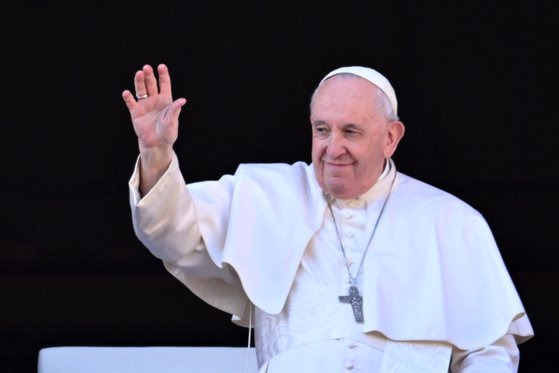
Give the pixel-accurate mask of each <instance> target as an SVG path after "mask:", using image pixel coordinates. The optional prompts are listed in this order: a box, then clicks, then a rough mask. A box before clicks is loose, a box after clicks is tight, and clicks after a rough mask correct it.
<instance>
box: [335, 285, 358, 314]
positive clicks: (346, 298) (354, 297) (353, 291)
mask: <svg viewBox="0 0 559 373" xmlns="http://www.w3.org/2000/svg"><path fill="white" fill-rule="evenodd" d="M338 299H339V300H340V302H342V303H349V304H351V308H353V316H354V317H355V321H356V322H358V323H363V297H362V296H361V295H359V290H358V289H357V286H354V285H351V286H350V287H349V295H340V296H339V297H338Z"/></svg>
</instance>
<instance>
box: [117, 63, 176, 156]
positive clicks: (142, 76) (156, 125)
mask: <svg viewBox="0 0 559 373" xmlns="http://www.w3.org/2000/svg"><path fill="white" fill-rule="evenodd" d="M158 73H159V84H158V82H157V79H156V78H155V75H154V74H153V70H152V68H151V66H148V65H146V66H144V68H143V70H140V71H138V72H137V73H136V75H135V77H134V85H135V89H136V93H137V94H138V95H140V96H142V95H146V96H147V97H146V98H143V99H138V100H137V101H136V100H135V99H134V96H133V95H132V93H131V92H130V91H124V92H123V94H122V97H123V99H124V102H125V103H126V106H127V107H128V110H129V111H130V116H131V118H132V124H133V126H134V131H135V132H136V135H137V136H138V140H139V143H140V147H141V148H143V149H149V148H155V147H171V146H172V145H173V143H174V142H175V141H176V139H177V137H178V114H179V112H180V108H181V106H182V105H184V103H185V102H186V100H184V99H178V100H176V101H173V96H172V92H171V79H170V77H169V73H168V70H167V67H166V66H164V65H160V66H159V67H158Z"/></svg>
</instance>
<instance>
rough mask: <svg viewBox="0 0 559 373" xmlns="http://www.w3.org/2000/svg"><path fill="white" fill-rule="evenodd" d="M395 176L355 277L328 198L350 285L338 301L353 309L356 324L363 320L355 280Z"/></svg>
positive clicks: (393, 179)
mask: <svg viewBox="0 0 559 373" xmlns="http://www.w3.org/2000/svg"><path fill="white" fill-rule="evenodd" d="M396 175H397V173H396V171H395V170H394V177H393V178H392V181H391V182H390V188H389V189H388V194H387V195H386V198H385V199H384V203H383V204H382V208H381V209H380V213H379V214H378V217H377V221H376V222H375V225H374V227H373V232H372V233H371V237H369V242H367V246H365V251H364V252H363V255H362V256H361V261H360V262H359V268H358V269H357V273H356V274H355V277H354V276H353V275H352V274H351V270H350V269H349V261H348V259H347V255H346V251H345V249H344V245H343V244H342V238H341V236H340V230H339V228H338V223H337V222H336V217H335V216H334V211H333V210H332V200H333V199H331V198H328V209H329V210H330V214H331V215H332V221H333V222H334V227H336V235H337V236H338V242H339V243H340V248H341V250H342V254H343V256H344V261H345V266H346V269H347V274H348V276H349V284H350V286H349V295H340V296H339V297H338V300H339V301H340V302H341V303H349V304H351V308H353V316H354V317H355V322H358V323H363V322H364V318H363V296H361V295H359V289H358V288H357V278H358V277H359V275H360V274H361V271H362V270H363V262H364V261H365V255H367V251H368V250H369V247H370V246H371V242H372V241H373V237H374V236H375V232H376V231H377V227H378V223H379V221H380V218H381V216H382V213H383V212H384V208H385V207H386V203H387V202H388V199H389V198H390V194H391V193H392V187H393V186H394V181H395V180H396Z"/></svg>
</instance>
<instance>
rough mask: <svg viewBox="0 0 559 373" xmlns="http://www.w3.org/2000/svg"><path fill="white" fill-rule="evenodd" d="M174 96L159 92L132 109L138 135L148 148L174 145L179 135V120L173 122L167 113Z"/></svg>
mask: <svg viewBox="0 0 559 373" xmlns="http://www.w3.org/2000/svg"><path fill="white" fill-rule="evenodd" d="M171 103H172V98H171V97H170V96H169V97H164V96H163V95H162V94H158V95H156V96H153V97H148V98H146V99H143V100H140V101H139V102H138V103H137V104H136V106H135V107H134V108H133V109H132V110H130V116H131V117H132V124H133V126H134V131H135V132H136V136H138V139H139V140H140V142H141V143H142V145H143V146H144V147H146V148H151V147H155V146H164V145H172V144H173V143H174V142H175V140H176V139H177V136H178V121H176V122H177V123H173V120H172V118H171V116H169V115H165V114H166V113H167V111H168V109H169V106H170V105H171Z"/></svg>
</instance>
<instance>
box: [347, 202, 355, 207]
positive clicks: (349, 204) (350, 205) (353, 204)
mask: <svg viewBox="0 0 559 373" xmlns="http://www.w3.org/2000/svg"><path fill="white" fill-rule="evenodd" d="M346 205H347V206H349V207H355V206H357V201H347V203H346Z"/></svg>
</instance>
